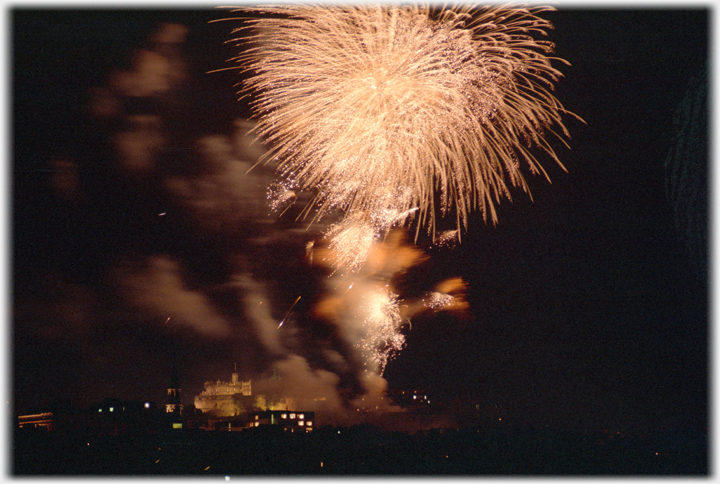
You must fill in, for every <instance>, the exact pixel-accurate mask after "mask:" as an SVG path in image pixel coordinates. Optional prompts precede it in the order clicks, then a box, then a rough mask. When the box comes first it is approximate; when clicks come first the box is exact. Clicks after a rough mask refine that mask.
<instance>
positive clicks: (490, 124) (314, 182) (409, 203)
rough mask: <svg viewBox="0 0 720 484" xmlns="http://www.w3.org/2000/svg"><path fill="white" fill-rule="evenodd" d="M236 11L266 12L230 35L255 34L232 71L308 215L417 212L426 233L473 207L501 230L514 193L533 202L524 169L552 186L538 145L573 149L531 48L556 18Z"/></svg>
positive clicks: (550, 78)
mask: <svg viewBox="0 0 720 484" xmlns="http://www.w3.org/2000/svg"><path fill="white" fill-rule="evenodd" d="M241 10H253V11H255V12H259V13H261V14H269V15H267V16H262V17H255V18H252V19H248V20H247V24H246V26H245V27H242V28H240V29H237V31H242V32H245V31H246V30H247V29H249V30H250V32H251V35H249V36H247V37H245V38H244V39H241V40H242V41H244V42H246V43H247V44H248V48H247V49H246V50H245V51H244V52H242V53H241V54H240V55H239V56H238V57H236V58H235V59H234V60H235V61H236V62H238V64H239V68H240V69H242V70H245V71H249V72H250V73H251V74H252V75H251V76H250V78H249V79H247V80H246V81H245V82H244V88H245V90H246V91H254V92H255V94H256V98H255V100H254V101H253V108H254V110H255V112H256V113H257V114H258V115H259V120H258V124H257V127H256V134H257V135H258V136H259V137H260V138H262V139H264V140H265V141H266V142H267V143H268V144H269V146H270V150H269V153H268V154H267V155H266V157H265V158H264V159H265V160H272V161H274V162H278V163H279V170H280V173H281V175H282V177H283V178H284V179H285V180H286V182H287V183H288V185H292V186H293V187H297V188H298V189H300V190H313V191H314V192H315V197H314V199H313V201H312V202H311V203H310V204H309V205H308V206H307V207H306V209H305V214H306V215H307V214H309V213H310V212H311V211H312V209H313V208H314V209H315V217H316V218H319V217H321V216H322V215H324V214H325V213H327V212H329V211H333V210H342V211H345V212H346V216H347V217H355V216H357V215H358V214H360V215H362V216H365V217H377V216H379V215H380V214H382V213H384V212H394V213H396V214H403V213H405V212H408V211H410V210H412V209H413V208H417V213H414V212H413V213H408V216H410V215H412V217H409V218H411V219H412V218H415V217H417V218H418V222H419V224H418V230H419V227H420V226H421V225H425V226H426V227H427V230H428V232H429V233H432V234H433V235H434V232H435V217H436V211H437V209H438V208H439V211H440V212H441V213H442V214H443V215H445V214H448V213H449V212H450V211H451V210H454V211H455V217H456V219H457V226H458V229H463V228H466V227H467V226H468V223H469V222H468V214H469V213H470V212H471V211H473V210H475V209H479V210H480V211H481V212H482V214H483V218H484V219H485V221H488V220H491V221H492V222H493V223H496V222H497V214H496V211H495V205H496V204H497V203H499V202H500V200H501V199H502V198H510V196H511V195H510V189H511V188H513V187H514V188H520V189H522V190H523V191H525V192H528V193H529V189H528V185H527V182H526V180H525V176H524V174H523V170H527V171H529V172H530V173H531V174H533V175H536V174H543V175H544V176H545V177H546V178H547V177H548V175H547V173H546V172H545V171H544V169H543V168H542V167H541V166H540V164H539V162H538V161H537V160H536V158H535V157H534V156H533V154H531V152H530V149H532V148H536V149H538V150H540V151H542V152H545V153H546V154H547V155H549V158H550V159H552V160H553V161H554V162H556V163H557V164H559V165H560V166H561V167H562V164H561V163H560V161H559V160H558V158H557V156H556V154H555V152H554V150H553V148H552V147H551V146H550V144H548V142H547V141H546V140H545V137H546V135H547V134H552V135H554V136H556V137H557V138H559V139H560V140H561V141H563V142H564V139H565V138H569V134H568V133H567V130H566V129H565V127H564V125H563V124H562V120H561V115H562V114H569V113H568V112H567V111H566V110H565V109H564V108H563V107H562V105H561V104H560V103H559V102H558V101H557V99H556V98H555V97H554V96H553V95H552V94H551V93H550V90H552V89H553V87H554V84H555V83H556V82H557V81H558V80H559V78H560V77H561V76H562V74H561V73H560V71H558V70H557V69H555V68H554V67H553V66H552V65H551V60H558V59H556V58H554V57H550V55H551V54H552V53H553V51H554V46H553V44H552V43H551V42H548V41H543V40H536V39H535V38H534V37H533V35H537V34H539V35H546V30H548V29H551V28H552V24H551V23H550V22H549V21H547V20H544V19H542V18H540V17H538V14H539V13H542V12H545V11H549V10H553V9H552V8H549V7H528V8H512V7H501V6H489V7H482V8H477V7H473V6H470V5H466V6H457V7H452V8H449V9H444V10H443V9H437V8H434V7H430V6H414V5H402V6H370V5H360V6H350V5H348V6H333V7H312V6H297V5H281V6H274V7H257V8H253V7H248V8H247V9H241ZM555 128H557V129H555ZM556 131H557V132H556ZM436 200H439V202H440V203H439V207H436ZM382 225H383V224H380V227H377V226H376V227H374V228H375V229H377V228H381V229H383V230H387V229H388V227H383V226H382ZM350 262H351V264H355V261H350Z"/></svg>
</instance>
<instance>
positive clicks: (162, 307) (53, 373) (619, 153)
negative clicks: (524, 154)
mask: <svg viewBox="0 0 720 484" xmlns="http://www.w3.org/2000/svg"><path fill="white" fill-rule="evenodd" d="M709 15H710V12H709V10H707V9H694V10H674V9H670V8H665V9H652V10H643V9H636V8H635V9H623V10H620V9H615V8H613V9H610V8H604V9H583V10H579V9H570V8H563V7H562V5H561V7H560V9H559V11H557V12H552V13H546V14H543V16H544V17H545V18H548V19H550V20H551V21H552V22H553V23H554V26H555V29H554V30H553V31H551V32H550V35H549V38H550V40H552V41H553V42H555V43H556V53H557V56H558V57H560V58H563V59H565V60H567V61H569V62H570V64H571V66H563V65H562V64H560V63H557V64H556V66H557V67H558V68H560V70H561V71H562V72H563V73H564V75H565V77H564V78H563V79H562V80H561V81H560V83H559V85H558V87H557V89H556V92H555V94H556V97H557V98H558V99H559V100H560V101H561V102H562V103H563V105H564V106H565V107H566V108H567V109H568V110H569V111H571V112H573V113H575V114H577V115H578V116H580V117H582V119H583V120H584V121H585V122H586V124H583V123H581V122H580V121H578V120H576V119H574V118H572V117H571V116H568V117H567V118H566V125H567V127H568V129H569V131H570V133H571V136H572V139H571V141H570V146H571V149H570V150H568V149H566V148H564V147H563V146H562V145H560V144H559V143H555V146H557V150H558V155H559V158H560V159H561V160H562V162H563V164H564V165H565V166H566V167H567V173H566V172H563V171H562V170H561V169H559V168H558V167H554V166H551V165H545V166H546V167H547V168H548V172H549V174H550V176H551V178H552V184H550V183H547V182H545V181H544V180H542V179H539V178H536V179H532V180H531V181H530V185H531V188H532V193H533V201H532V202H531V201H530V200H529V199H528V197H527V196H525V195H524V194H522V193H520V192H517V193H514V194H513V195H514V200H513V202H512V203H510V202H504V203H503V204H502V205H501V206H500V209H499V223H498V224H497V226H492V225H486V224H485V223H483V221H482V217H481V215H480V214H475V215H474V217H473V219H472V221H471V224H470V225H471V226H470V229H469V230H468V231H467V233H465V234H463V237H462V243H461V244H460V245H458V246H457V247H455V248H454V249H449V248H436V247H430V246H429V244H428V243H427V242H428V241H427V240H424V238H423V237H420V239H419V240H418V242H417V246H418V247H419V248H420V249H422V250H423V251H425V252H426V253H427V254H428V255H429V259H428V260H427V261H425V262H423V263H422V264H421V265H420V266H417V267H414V268H412V269H411V270H410V271H409V273H408V274H407V275H406V277H405V279H404V281H405V283H406V284H407V286H409V287H410V286H413V284H414V285H416V286H418V285H422V283H423V282H424V281H437V280H441V279H443V278H448V277H453V276H462V277H463V278H464V279H465V281H467V283H468V287H469V289H468V294H467V299H468V301H469V303H470V314H468V315H466V316H465V317H461V316H458V315H453V314H446V313H440V314H437V315H434V316H430V315H423V316H420V317H418V318H417V319H416V320H414V321H413V324H412V328H410V329H408V328H406V329H405V330H404V332H405V334H406V336H407V344H406V347H405V349H404V350H403V351H402V352H401V353H400V354H399V355H397V357H396V358H394V359H393V360H391V361H390V363H389V364H388V366H387V369H386V371H385V374H384V378H385V379H386V380H387V384H388V386H389V387H390V388H413V389H414V388H418V389H424V390H426V391H427V392H428V394H429V395H431V396H433V398H437V399H440V400H444V401H447V402H453V401H455V400H460V401H466V402H469V401H472V402H478V403H480V404H482V405H484V406H488V407H492V408H499V409H501V411H502V414H503V415H504V416H505V418H506V419H507V421H508V422H509V423H510V424H514V425H518V426H523V425H530V426H535V427H544V426H550V427H554V428H567V429H581V430H609V431H613V432H614V431H622V432H627V433H633V432H640V433H647V432H654V431H661V432H666V431H671V432H672V431H689V432H693V433H695V432H705V431H706V430H707V423H706V419H707V415H706V414H707V398H708V390H707V373H708V372H707V369H708V365H707V357H708V352H707V336H708V294H707V288H708V284H707V274H708V271H707V251H705V250H702V247H703V244H704V241H705V240H706V238H707V235H706V234H707V228H706V227H705V225H704V223H705V214H706V210H705V204H706V195H705V191H704V190H705V188H704V183H705V173H706V166H705V165H706V163H707V154H706V153H707V151H706V148H704V147H705V146H706V144H707V138H706V134H705V132H704V129H705V127H706V126H707V124H706V123H707V114H706V111H704V109H703V107H702V103H700V110H699V112H698V111H697V110H696V111H688V112H690V114H689V115H688V116H689V118H688V117H686V118H682V117H681V118H675V121H674V116H675V114H676V112H677V109H678V107H679V106H680V105H681V103H682V102H683V100H684V99H685V100H686V104H685V106H688V105H692V103H690V104H688V101H687V100H688V99H690V100H692V99H696V98H697V96H696V94H695V93H697V92H698V89H699V88H702V87H703V86H705V85H706V83H707V77H703V76H705V75H704V74H703V71H704V69H705V66H706V62H707V59H708V29H709V27H708V21H709ZM228 16H229V14H228V12H226V11H221V10H212V9H209V8H208V9H204V10H193V11H188V10H185V11H177V10H169V9H168V10H156V11H147V10H124V11H120V10H94V11H91V10H84V11H78V10H67V9H60V10H54V11H48V10H33V9H29V8H15V9H12V10H11V11H10V17H9V18H10V25H11V27H12V33H11V36H10V38H11V46H10V47H11V52H12V53H11V56H10V62H11V65H12V68H13V72H12V81H11V88H10V93H11V102H12V116H13V118H12V126H11V128H12V135H11V138H10V140H11V144H12V153H11V164H12V170H11V172H10V177H11V183H12V187H11V188H12V190H11V192H12V193H11V195H10V198H9V200H10V207H11V213H12V218H13V221H12V232H11V234H12V235H11V239H10V242H11V251H10V258H11V265H12V267H11V275H12V276H11V279H12V280H11V282H12V297H11V299H10V301H11V310H10V315H11V325H10V326H11V334H12V338H11V346H10V348H9V349H10V352H9V354H10V358H11V362H12V372H11V374H10V377H11V383H10V388H11V390H12V392H11V396H12V399H13V400H14V404H15V409H16V412H19V413H22V412H27V411H30V410H37V409H43V408H45V407H47V406H49V405H53V404H56V403H58V402H70V403H71V404H73V405H76V406H80V407H83V406H88V405H90V404H92V403H94V402H99V401H100V400H102V399H103V398H106V397H117V398H122V399H143V400H153V401H155V402H157V403H159V404H164V403H165V389H166V388H167V385H168V384H169V380H170V369H171V366H172V364H173V362H175V363H176V364H177V365H178V368H179V371H180V383H181V386H182V388H183V392H184V401H183V403H185V404H190V403H192V401H193V396H194V395H196V394H197V393H199V392H200V391H201V390H202V388H203V384H204V382H205V381H207V380H229V378H230V373H231V372H232V371H233V368H234V365H235V364H237V368H238V372H239V373H240V376H241V378H246V379H248V378H252V379H253V384H254V385H255V384H256V382H257V385H258V387H256V388H259V389H262V385H263V381H270V380H269V378H270V377H271V376H272V375H273V374H274V373H276V374H278V375H280V376H281V379H282V380H283V381H284V382H285V384H286V385H287V386H286V387H285V389H286V390H287V391H292V389H293V388H297V387H304V388H305V390H307V389H308V388H310V389H311V390H308V391H317V392H323V391H326V392H327V391H332V389H333V388H335V387H338V386H340V387H347V388H354V389H355V390H357V381H355V379H354V373H353V372H354V370H353V368H349V369H348V365H349V366H350V367H352V366H353V365H352V362H351V361H350V362H345V363H346V365H345V366H342V365H340V364H336V363H334V362H332V361H330V360H328V359H327V358H326V357H325V356H323V355H325V353H321V352H320V350H319V349H318V348H332V349H333V350H334V351H337V352H338V353H340V354H343V353H342V348H341V346H342V344H341V342H339V341H338V338H337V335H336V334H335V333H334V330H333V328H332V327H331V326H330V325H328V324H327V323H323V322H321V321H317V320H315V319H313V317H312V316H310V315H309V313H310V308H311V306H312V304H314V303H316V302H317V301H319V300H321V299H322V297H323V292H324V289H323V288H324V279H326V278H327V276H326V275H325V274H323V273H322V272H321V271H319V270H318V269H317V268H314V267H312V266H310V265H309V264H307V262H306V261H305V259H304V253H305V243H306V242H307V241H309V240H312V239H313V237H314V236H317V232H313V231H314V230H315V231H317V228H311V229H309V230H304V229H305V228H306V224H305V225H303V224H302V223H296V222H295V221H294V217H293V214H292V211H289V212H288V213H286V214H285V215H283V217H279V218H278V214H277V213H274V212H272V211H271V210H270V208H269V206H268V204H267V200H266V199H265V193H266V188H267V186H268V185H269V184H270V183H271V182H272V180H273V178H272V171H271V170H270V169H269V168H265V167H260V168H258V169H256V170H253V171H251V172H250V173H249V174H248V175H245V171H246V170H247V168H248V167H249V166H250V164H251V163H252V160H253V158H252V153H254V151H253V150H252V149H246V150H245V151H244V152H241V153H240V154H238V149H237V148H234V147H233V143H234V142H236V141H233V140H237V139H239V138H237V136H236V133H237V131H238V129H239V127H238V126H239V125H238V124H237V123H235V119H236V118H243V117H248V116H249V114H250V113H249V111H248V104H247V103H248V101H247V100H242V101H238V100H237V98H238V96H237V94H236V91H237V89H238V86H237V85H236V84H237V83H238V82H239V81H240V79H241V77H240V74H239V73H238V72H236V71H225V72H217V73H209V72H210V71H212V70H215V69H221V68H224V67H228V66H230V65H231V64H228V63H227V62H226V60H227V59H229V58H231V57H232V56H233V55H234V54H235V52H236V51H235V50H234V49H235V47H234V46H233V45H232V44H226V43H225V41H227V40H229V39H231V38H232V35H231V30H232V29H233V28H234V27H237V26H238V22H237V21H236V22H219V23H208V22H209V21H211V20H215V19H221V18H226V17H228ZM167 23H174V24H176V25H184V26H186V27H187V31H186V32H184V34H185V35H184V36H183V35H182V30H178V29H175V30H171V31H167V30H166V31H165V32H171V33H174V35H176V37H175V40H176V43H175V44H172V45H171V44H167V43H166V44H165V46H164V47H162V46H159V43H158V42H154V43H153V39H154V40H157V39H158V34H157V32H159V30H158V29H160V28H161V26H162V25H163V24H167ZM178 32H181V34H178ZM153 35H154V37H153ZM178 35H179V36H178ZM178 39H180V40H178ZM168 45H169V46H168ZM163 48H164V49H165V50H162V49H163ZM142 52H145V53H146V54H147V53H148V52H151V53H154V54H153V55H154V56H155V57H152V55H150V57H145V59H151V60H152V59H155V60H154V61H153V62H160V63H159V64H151V65H163V66H165V65H167V64H162V62H166V63H167V59H171V60H172V62H174V64H172V66H173V67H172V69H173V70H172V71H171V72H174V73H184V74H183V75H182V76H181V75H180V74H178V75H177V76H176V77H174V78H173V82H174V83H175V84H173V85H172V86H171V87H170V88H167V89H165V90H160V89H159V88H157V84H153V83H152V82H150V81H148V80H147V79H145V80H144V81H143V80H142V79H141V80H140V81H138V80H137V79H138V76H136V77H135V78H133V77H132V73H133V72H135V73H136V72H137V66H138V63H140V62H142V59H143V54H142ZM158 56H160V57H161V58H162V59H160V61H158V60H157V59H158V58H159V57H158ZM138 59H140V60H138ZM163 59H164V60H163ZM161 61H162V62H161ZM148 62H150V61H148ZM128 73H130V74H128ZM128 79H130V80H128ZM133 79H135V80H134V81H133ZM133 82H135V84H133ZM143 82H145V84H143ZM113 86H114V87H113ZM117 86H121V87H117ZM123 86H124V87H123ZM147 86H155V87H156V88H157V89H158V90H157V91H156V92H155V91H152V90H151V92H146V93H144V94H138V92H140V91H141V90H142V89H143V88H144V87H147ZM123 89H125V92H126V93H127V92H128V91H129V90H131V89H135V90H136V91H134V92H135V94H133V95H127V94H125V95H124V97H123V95H121V94H118V93H119V92H120V91H122V90H123ZM160 91H162V92H160ZM158 92H159V94H158ZM694 95H695V96H696V97H695V98H693V97H692V96H694ZM688 96H689V97H688ZM678 119H679V120H678ZM683 120H684V121H683ZM688 120H689V121H688ZM683 123H685V124H683ZM158 126H159V127H158ZM681 127H684V131H681V133H682V134H678V132H679V130H680V129H681ZM237 142H239V143H241V142H242V141H237ZM236 144H237V143H236ZM678 147H680V148H679V149H678ZM688 147H690V148H688ZM255 149H257V148H255ZM123 150H125V151H123ZM670 153H675V155H674V157H673V158H671V163H670V166H671V167H674V168H673V169H667V168H666V167H665V163H666V160H668V156H669V155H670ZM678 153H679V154H678ZM144 154H145V155H147V156H144ZM678 160H679V161H678ZM693 176H696V177H697V178H696V179H694V178H693ZM698 180H699V181H698ZM678 186H681V187H682V188H683V189H682V190H679V189H677V187H678ZM668 187H675V189H674V190H670V192H672V193H674V194H677V193H679V195H677V196H674V197H671V198H669V197H668V196H667V193H668ZM688 220H689V221H688ZM448 223H449V224H452V220H451V221H449V222H448ZM411 239H412V237H411ZM698 241H699V242H698ZM698 247H701V249H698ZM298 296H302V298H301V299H300V301H299V302H298V304H297V305H296V306H295V307H294V308H293V311H292V313H291V314H290V316H289V317H288V319H287V321H286V323H287V324H286V326H284V327H283V328H282V330H278V329H276V326H277V323H278V322H279V321H280V320H281V319H282V318H283V317H284V316H286V315H287V314H288V310H289V308H290V307H291V306H292V304H293V302H294V301H295V300H296V298H297V297H298ZM260 301H262V302H263V303H264V304H260ZM168 318H170V319H169V320H168ZM263 328H265V329H267V328H271V329H272V331H269V332H264V330H263ZM318 418H319V417H318Z"/></svg>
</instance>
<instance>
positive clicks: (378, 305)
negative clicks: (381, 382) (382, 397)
mask: <svg viewBox="0 0 720 484" xmlns="http://www.w3.org/2000/svg"><path fill="white" fill-rule="evenodd" d="M362 307H363V309H364V310H365V311H366V313H367V317H366V318H365V321H364V322H363V328H364V329H365V331H366V336H365V337H364V338H362V339H361V340H360V342H359V343H358V346H359V347H360V348H362V349H363V351H364V352H365V354H366V355H368V356H369V357H370V359H371V361H373V362H374V363H375V364H377V366H378V368H379V375H380V376H382V374H383V372H384V371H385V366H386V365H387V362H388V359H389V358H390V357H392V355H393V354H395V353H398V352H399V351H400V350H402V348H403V346H404V345H405V336H403V335H402V334H401V333H400V332H399V329H400V327H401V326H402V321H403V319H402V316H401V314H400V305H399V300H398V295H397V294H395V293H393V292H392V291H391V290H390V289H389V288H388V286H378V287H376V288H374V290H372V291H369V292H368V293H367V294H366V295H365V298H364V302H363V306H362Z"/></svg>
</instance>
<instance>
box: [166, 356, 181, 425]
mask: <svg viewBox="0 0 720 484" xmlns="http://www.w3.org/2000/svg"><path fill="white" fill-rule="evenodd" d="M167 392H168V403H167V404H166V405H165V413H174V414H177V415H180V414H181V413H182V403H180V384H179V379H178V371H177V365H176V364H175V363H173V365H172V372H171V374H170V388H168V389H167Z"/></svg>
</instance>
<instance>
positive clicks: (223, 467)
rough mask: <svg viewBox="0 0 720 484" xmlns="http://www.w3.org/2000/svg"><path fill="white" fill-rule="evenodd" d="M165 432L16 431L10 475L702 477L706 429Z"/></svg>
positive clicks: (364, 429) (327, 428) (353, 429)
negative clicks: (635, 435)
mask: <svg viewBox="0 0 720 484" xmlns="http://www.w3.org/2000/svg"><path fill="white" fill-rule="evenodd" d="M275 430H276V429H272V428H270V429H262V428H260V429H253V430H248V431H243V432H205V431H200V430H174V431H161V432H157V433H136V434H124V435H118V436H107V435H106V436H97V435H95V436H88V435H82V434H77V433H76V434H63V433H58V432H26V433H22V432H19V433H16V435H15V437H14V442H13V444H14V445H13V469H12V473H13V474H14V475H26V476H30V475H43V476H50V475H64V476H69V475H84V476H92V475H106V476H108V475H201V474H208V475H227V476H234V475H322V474H325V475H377V476H381V475H656V476H658V475H676V476H677V475H698V476H701V475H707V474H708V472H709V471H708V464H707V442H706V436H704V435H697V436H694V435H693V436H688V435H685V436H682V435H665V436H657V437H653V438H649V439H643V440H632V439H628V438H623V437H622V436H617V435H615V436H607V435H602V434H600V435H592V436H590V435H583V434H574V433H565V432H558V431H553V430H549V429H544V430H510V429H498V428H495V429H481V428H468V429H461V430H443V431H440V430H432V431H428V432H424V433H416V434H406V433H400V432H384V431H381V430H378V429H376V428H374V427H369V426H358V427H351V428H335V427H321V428H318V429H316V430H315V432H313V433H311V434H292V433H287V432H282V431H280V432H277V431H275Z"/></svg>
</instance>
